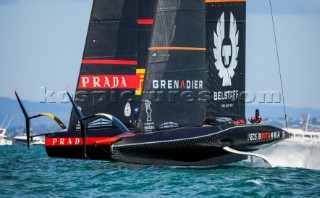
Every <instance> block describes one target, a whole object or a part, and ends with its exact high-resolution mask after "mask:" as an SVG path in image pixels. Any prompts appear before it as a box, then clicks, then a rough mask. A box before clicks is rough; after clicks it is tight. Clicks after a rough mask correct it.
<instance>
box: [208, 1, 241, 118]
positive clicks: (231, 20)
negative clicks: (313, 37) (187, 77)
mask: <svg viewBox="0 0 320 198" xmlns="http://www.w3.org/2000/svg"><path fill="white" fill-rule="evenodd" d="M206 37H207V38H206V43H207V70H208V72H207V80H206V88H207V94H206V97H207V99H208V100H207V106H206V109H207V111H206V116H207V118H208V119H209V118H213V117H219V116H228V117H234V118H236V119H244V117H245V101H244V99H245V98H244V94H243V93H244V91H245V49H246V46H245V39H246V3H245V1H244V0H240V1H239V0H238V1H237V0H235V1H232V0H231V1H219V2H217V1H213V0H206Z"/></svg>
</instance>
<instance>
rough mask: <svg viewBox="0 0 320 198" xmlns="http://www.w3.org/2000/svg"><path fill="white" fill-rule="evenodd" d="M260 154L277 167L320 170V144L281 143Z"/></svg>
mask: <svg viewBox="0 0 320 198" xmlns="http://www.w3.org/2000/svg"><path fill="white" fill-rule="evenodd" d="M259 153H260V154H263V155H265V156H267V157H268V159H269V160H270V161H271V163H272V164H273V165H274V166H277V167H294V168H307V169H315V170H320V158H319V156H320V145H319V144H311V143H310V144H306V143H295V142H281V143H278V144H276V145H274V146H272V147H269V148H267V149H265V150H263V151H260V152H259ZM255 161H256V159H255Z"/></svg>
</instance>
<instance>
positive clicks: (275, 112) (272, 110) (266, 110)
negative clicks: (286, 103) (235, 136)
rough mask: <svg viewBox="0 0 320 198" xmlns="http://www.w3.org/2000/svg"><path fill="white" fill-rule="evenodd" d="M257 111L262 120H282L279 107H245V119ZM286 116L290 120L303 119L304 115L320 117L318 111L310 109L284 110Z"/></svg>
mask: <svg viewBox="0 0 320 198" xmlns="http://www.w3.org/2000/svg"><path fill="white" fill-rule="evenodd" d="M256 109H259V110H260V114H261V115H262V117H264V118H283V117H284V113H283V106H281V105H265V104H261V105H251V104H249V105H247V106H246V117H248V118H249V117H251V116H253V115H254V113H255V110H256ZM286 112H287V116H288V117H290V118H294V119H298V118H303V116H304V115H308V114H310V116H311V117H320V109H312V108H294V107H287V108H286Z"/></svg>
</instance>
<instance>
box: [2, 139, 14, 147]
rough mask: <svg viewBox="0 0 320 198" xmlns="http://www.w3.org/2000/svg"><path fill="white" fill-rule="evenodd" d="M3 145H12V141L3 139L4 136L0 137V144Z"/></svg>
mask: <svg viewBox="0 0 320 198" xmlns="http://www.w3.org/2000/svg"><path fill="white" fill-rule="evenodd" d="M5 145H12V141H11V140H8V139H5V138H2V137H0V146H5Z"/></svg>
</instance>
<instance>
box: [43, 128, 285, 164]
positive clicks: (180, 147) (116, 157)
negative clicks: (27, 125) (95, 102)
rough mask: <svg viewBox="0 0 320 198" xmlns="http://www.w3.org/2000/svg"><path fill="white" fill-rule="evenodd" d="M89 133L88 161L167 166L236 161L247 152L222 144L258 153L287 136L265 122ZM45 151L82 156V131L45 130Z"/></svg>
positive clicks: (54, 155) (60, 155) (53, 154)
mask: <svg viewBox="0 0 320 198" xmlns="http://www.w3.org/2000/svg"><path fill="white" fill-rule="evenodd" d="M87 134H88V136H87V146H86V153H87V155H86V156H87V158H88V159H94V160H111V161H119V162H126V163H133V164H147V165H169V166H214V165H223V164H229V163H233V162H238V161H241V160H244V159H246V158H247V156H244V155H238V154H233V153H229V152H227V151H225V150H224V149H223V147H225V146H229V147H232V148H233V149H236V150H240V151H246V152H248V151H256V150H259V149H263V148H266V147H268V146H271V145H273V144H275V143H277V142H279V141H281V140H283V139H285V138H288V133H287V132H285V131H283V130H282V129H279V128H276V127H272V126H266V125H244V126H206V127H190V128H178V129H171V130H164V131H161V132H156V133H147V134H132V136H129V137H120V136H119V135H120V134H121V132H120V131H119V130H118V129H104V130H91V131H90V130H89V131H88V133H87ZM115 137H117V138H115ZM61 140H63V142H62V143H63V144H62V145H61V142H60V141H61ZM53 143H55V144H54V145H53ZM46 150H47V153H48V155H49V156H50V157H59V158H73V159H86V156H85V155H84V147H83V145H82V141H81V133H80V132H61V133H54V134H48V135H47V137H46Z"/></svg>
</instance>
